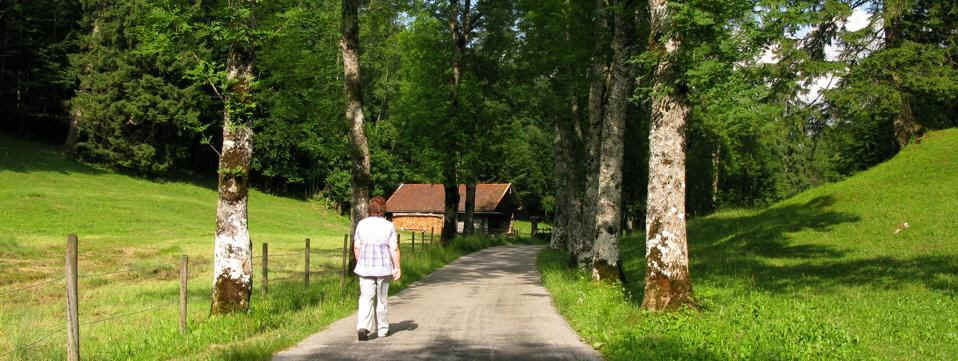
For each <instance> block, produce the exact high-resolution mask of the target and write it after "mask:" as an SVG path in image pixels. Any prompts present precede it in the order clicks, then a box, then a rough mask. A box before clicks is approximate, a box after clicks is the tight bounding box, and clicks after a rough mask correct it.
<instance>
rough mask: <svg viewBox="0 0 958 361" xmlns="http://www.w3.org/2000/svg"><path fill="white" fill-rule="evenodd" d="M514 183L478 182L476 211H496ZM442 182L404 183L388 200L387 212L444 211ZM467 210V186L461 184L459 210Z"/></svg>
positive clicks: (444, 193)
mask: <svg viewBox="0 0 958 361" xmlns="http://www.w3.org/2000/svg"><path fill="white" fill-rule="evenodd" d="M510 187H512V184H510V183H505V184H476V212H496V208H497V207H498V206H499V203H500V202H502V199H503V198H505V196H506V194H507V192H508V191H509V188H510ZM445 196H446V192H445V191H444V190H443V188H442V184H402V185H400V186H399V188H398V189H396V191H395V192H393V195H392V196H390V197H389V200H387V201H386V212H423V213H442V211H443V209H444V205H443V199H444V197H445ZM465 210H466V186H465V185H464V184H460V185H459V212H465Z"/></svg>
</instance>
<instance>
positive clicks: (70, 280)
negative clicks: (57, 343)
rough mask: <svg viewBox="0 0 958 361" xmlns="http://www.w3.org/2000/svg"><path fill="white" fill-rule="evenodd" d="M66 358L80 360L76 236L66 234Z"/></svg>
mask: <svg viewBox="0 0 958 361" xmlns="http://www.w3.org/2000/svg"><path fill="white" fill-rule="evenodd" d="M65 271H66V275H65V277H66V285H67V360H68V361H80V325H79V322H78V315H77V236H76V235H75V234H71V235H69V236H67V252H66V267H65Z"/></svg>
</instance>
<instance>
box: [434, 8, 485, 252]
mask: <svg viewBox="0 0 958 361" xmlns="http://www.w3.org/2000/svg"><path fill="white" fill-rule="evenodd" d="M449 5H450V6H449V12H448V20H447V21H448V25H449V32H450V34H451V35H452V59H451V61H450V68H451V70H452V77H450V79H449V103H450V105H449V109H448V114H449V116H448V118H447V121H449V122H451V123H453V125H455V124H460V123H461V122H462V120H461V118H462V114H461V112H462V104H461V103H462V102H461V99H460V94H459V93H460V87H461V85H462V84H461V82H462V77H463V71H464V62H465V56H466V51H467V47H468V45H469V43H470V41H471V40H472V35H473V30H474V29H475V26H476V25H477V22H478V16H479V13H478V11H477V9H476V8H475V7H474V6H473V5H472V1H471V0H464V1H463V2H462V3H460V0H449ZM446 129H448V130H450V131H451V132H455V130H456V129H457V127H456V126H452V127H447V128H446ZM445 137H446V146H447V147H446V149H445V152H446V154H445V155H444V156H443V160H442V168H443V172H442V173H443V191H444V194H445V199H444V209H445V212H444V217H443V227H442V237H441V239H442V241H443V242H449V241H450V240H451V239H453V238H454V237H455V236H456V233H457V231H458V224H459V222H458V217H457V216H458V214H457V212H458V208H459V180H458V175H459V172H458V169H457V168H458V166H459V156H460V153H461V144H462V140H461V139H459V135H458V134H446V135H445Z"/></svg>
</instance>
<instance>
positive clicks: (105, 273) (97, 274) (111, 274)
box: [77, 266, 137, 280]
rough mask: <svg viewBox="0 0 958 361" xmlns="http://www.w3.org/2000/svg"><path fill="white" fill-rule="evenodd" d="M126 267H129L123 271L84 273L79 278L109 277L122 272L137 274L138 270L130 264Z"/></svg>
mask: <svg viewBox="0 0 958 361" xmlns="http://www.w3.org/2000/svg"><path fill="white" fill-rule="evenodd" d="M126 267H127V268H126V269H125V270H121V271H112V272H101V273H94V274H91V275H82V276H79V277H77V279H81V280H85V279H90V278H102V277H108V276H113V275H118V274H122V273H133V274H137V272H136V271H134V270H131V269H130V268H129V266H126Z"/></svg>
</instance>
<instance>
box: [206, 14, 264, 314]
mask: <svg viewBox="0 0 958 361" xmlns="http://www.w3.org/2000/svg"><path fill="white" fill-rule="evenodd" d="M255 7H256V0H244V1H232V2H230V6H229V8H228V9H227V10H228V11H230V12H231V13H232V14H233V15H234V16H231V17H230V18H231V21H230V23H229V27H230V29H231V30H232V32H233V33H234V36H235V37H234V38H233V40H232V42H231V44H230V47H229V51H228V53H227V59H226V78H225V80H226V88H225V89H223V91H224V94H223V96H224V98H225V99H224V103H225V104H224V105H225V109H224V110H223V146H222V150H221V152H220V161H219V171H218V173H219V187H218V189H219V203H218V206H217V208H216V241H215V250H214V259H213V267H214V268H213V305H212V308H211V310H212V313H214V314H218V313H232V312H245V311H247V310H249V300H250V295H251V293H252V290H253V279H252V276H253V254H252V242H251V241H250V237H249V228H248V226H247V221H248V213H247V199H248V191H249V168H250V158H251V157H252V155H253V131H252V128H251V127H252V117H253V110H254V108H255V104H254V103H253V102H252V95H253V94H252V86H253V60H254V55H255V52H254V47H253V43H252V41H251V39H253V30H254V29H255V22H254V21H255V18H254V16H253V13H254V10H255Z"/></svg>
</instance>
